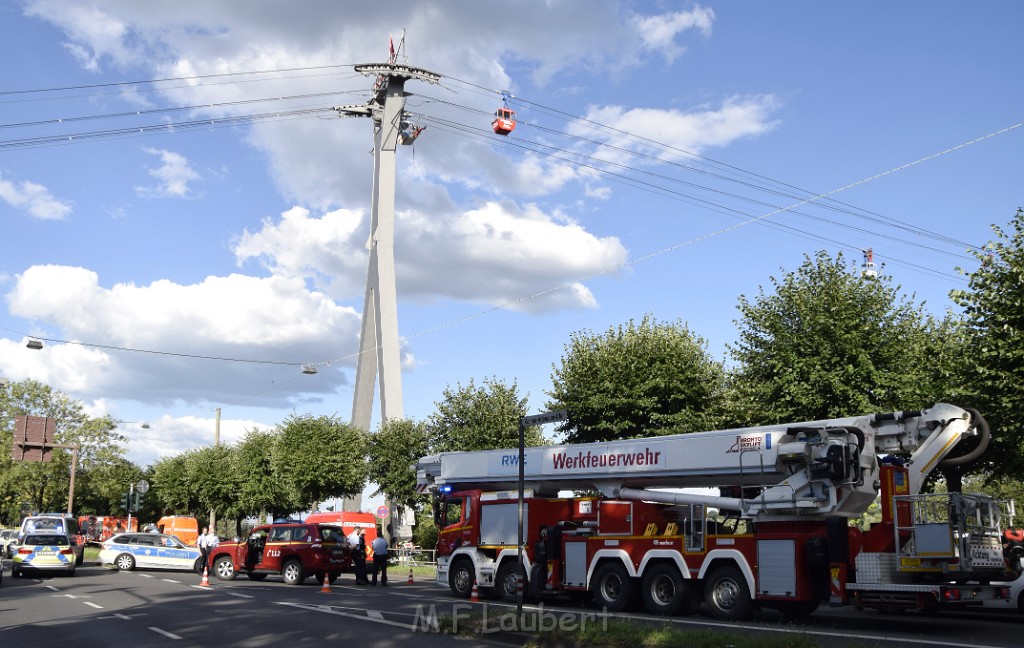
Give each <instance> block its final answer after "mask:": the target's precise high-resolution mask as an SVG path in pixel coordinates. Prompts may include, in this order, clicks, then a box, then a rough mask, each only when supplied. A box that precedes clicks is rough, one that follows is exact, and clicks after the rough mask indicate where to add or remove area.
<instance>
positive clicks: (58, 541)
mask: <svg viewBox="0 0 1024 648" xmlns="http://www.w3.org/2000/svg"><path fill="white" fill-rule="evenodd" d="M22 544H24V545H25V546H26V547H43V546H53V545H56V546H59V547H66V546H68V545H69V544H71V542H70V541H69V540H68V537H67V536H63V535H30V536H25V542H23V543H22Z"/></svg>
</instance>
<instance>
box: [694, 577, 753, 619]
mask: <svg viewBox="0 0 1024 648" xmlns="http://www.w3.org/2000/svg"><path fill="white" fill-rule="evenodd" d="M704 602H705V603H707V605H708V610H709V611H710V612H711V616H713V617H714V618H716V619H718V620H719V621H743V620H745V619H749V618H750V617H751V616H752V615H753V613H754V602H753V600H752V599H751V598H750V590H748V589H747V581H746V579H744V578H743V574H742V573H740V570H738V569H736V568H735V567H719V568H718V569H716V570H715V571H713V572H712V573H711V576H710V578H708V580H707V584H706V585H705V586H704Z"/></svg>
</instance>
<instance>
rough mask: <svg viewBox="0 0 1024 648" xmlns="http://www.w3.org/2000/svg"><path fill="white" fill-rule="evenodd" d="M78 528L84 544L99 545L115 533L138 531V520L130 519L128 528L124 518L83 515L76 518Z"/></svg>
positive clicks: (126, 519) (126, 520)
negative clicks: (83, 537) (83, 538)
mask: <svg viewBox="0 0 1024 648" xmlns="http://www.w3.org/2000/svg"><path fill="white" fill-rule="evenodd" d="M78 526H79V528H80V529H81V530H82V535H84V536H85V541H86V542H92V543H100V542H103V541H104V540H106V539H107V538H110V537H111V536H113V535H114V534H115V533H120V532H122V531H138V530H139V520H138V518H132V523H131V528H128V518H126V517H115V516H113V515H83V516H80V517H79V518H78Z"/></svg>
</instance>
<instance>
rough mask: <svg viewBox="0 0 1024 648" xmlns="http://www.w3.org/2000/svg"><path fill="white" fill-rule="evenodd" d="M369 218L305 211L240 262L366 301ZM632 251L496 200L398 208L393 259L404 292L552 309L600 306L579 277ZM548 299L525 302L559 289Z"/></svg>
mask: <svg viewBox="0 0 1024 648" xmlns="http://www.w3.org/2000/svg"><path fill="white" fill-rule="evenodd" d="M367 231H368V227H367V223H366V222H365V219H364V216H362V215H360V214H358V213H357V212H350V211H345V210H339V211H335V212H331V213H328V214H325V215H324V216H323V217H322V218H314V217H311V216H310V214H309V212H308V211H307V210H305V209H301V208H293V209H291V210H289V211H287V212H285V213H284V214H282V217H281V220H280V221H278V222H277V223H274V222H271V221H264V223H263V226H262V229H260V230H259V231H258V232H245V234H244V235H243V236H242V237H241V238H240V239H239V241H238V243H237V245H236V247H235V254H236V258H237V259H238V261H239V262H240V263H242V262H244V261H246V260H248V259H258V260H260V261H261V263H263V264H264V265H265V266H266V267H267V268H268V269H269V270H270V271H271V272H273V273H274V274H275V275H276V276H282V277H303V278H307V279H311V280H313V281H315V282H316V283H317V284H318V286H320V287H321V288H322V289H323V290H325V291H326V292H327V293H328V294H330V295H331V296H333V297H334V298H335V299H359V298H361V295H362V293H363V288H364V283H365V273H366V264H367V252H366V248H365V243H366V239H365V236H366V232H367ZM626 258H627V252H626V250H625V248H624V247H623V246H622V244H621V243H620V242H619V240H618V239H617V238H615V237H607V238H598V237H595V236H594V235H593V234H590V233H588V232H587V231H586V230H585V229H584V228H583V227H582V226H580V225H579V224H577V223H575V222H573V221H572V219H569V218H567V217H566V216H565V215H563V214H560V213H553V214H552V213H546V212H544V211H542V210H541V208H540V207H538V206H535V205H529V206H526V207H524V208H517V207H514V206H511V205H504V204H499V203H496V202H489V203H487V204H485V205H483V206H482V207H480V208H478V209H472V210H468V211H466V212H461V213H459V212H455V213H449V214H426V213H423V212H420V211H416V210H406V211H399V212H398V214H397V215H396V224H395V265H396V274H397V283H398V292H399V296H400V297H401V298H406V299H414V300H430V299H435V298H451V299H462V300H467V301H471V302H475V303H481V304H516V306H515V307H516V308H523V309H528V310H537V309H540V308H543V309H545V310H547V309H552V308H563V309H564V308H580V307H592V306H594V305H595V300H594V298H593V295H592V294H590V292H589V290H587V289H586V288H585V287H583V286H581V285H575V284H576V281H575V280H577V279H579V278H581V277H586V276H589V275H591V274H594V273H596V272H601V271H603V270H606V269H609V268H615V267H617V266H620V265H621V264H622V263H624V262H625V260H626ZM566 284H572V288H571V289H568V288H566V289H560V290H556V291H553V292H552V293H551V294H550V295H549V296H548V297H547V298H546V299H543V300H537V301H535V302H531V301H522V300H523V299H524V298H526V297H529V296H531V295H535V294H537V293H544V292H545V291H547V290H549V289H551V288H552V286H562V285H566Z"/></svg>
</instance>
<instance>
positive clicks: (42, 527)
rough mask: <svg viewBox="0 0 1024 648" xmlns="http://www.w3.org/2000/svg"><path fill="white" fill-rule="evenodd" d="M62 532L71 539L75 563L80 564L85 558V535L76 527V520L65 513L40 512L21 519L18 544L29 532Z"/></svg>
mask: <svg viewBox="0 0 1024 648" xmlns="http://www.w3.org/2000/svg"><path fill="white" fill-rule="evenodd" d="M46 532H51V533H63V534H65V535H67V537H68V539H69V540H71V548H72V549H73V550H74V552H75V565H81V564H82V561H83V560H84V559H85V536H83V535H82V530H81V529H80V528H79V527H78V520H77V519H76V518H75V516H73V515H69V514H67V513H40V514H39V515H30V516H28V517H27V518H25V519H24V520H22V521H21V529H19V530H18V540H17V542H18V544H21V539H22V538H24V537H25V536H26V535H28V534H30V533H46Z"/></svg>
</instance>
